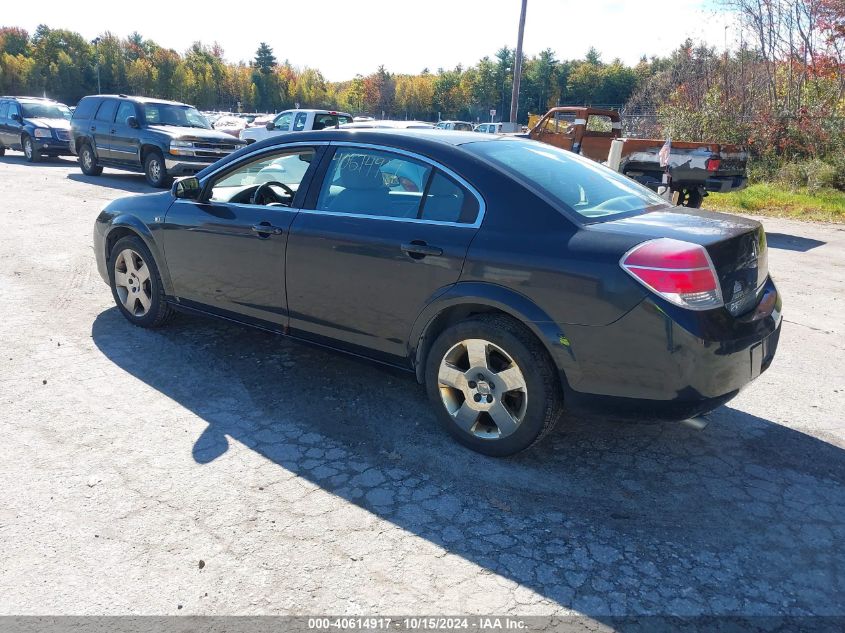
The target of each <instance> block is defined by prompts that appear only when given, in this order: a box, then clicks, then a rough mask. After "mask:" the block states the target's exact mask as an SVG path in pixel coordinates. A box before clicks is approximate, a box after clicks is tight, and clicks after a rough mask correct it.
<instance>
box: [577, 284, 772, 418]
mask: <svg viewBox="0 0 845 633" xmlns="http://www.w3.org/2000/svg"><path fill="white" fill-rule="evenodd" d="M781 321H782V317H781V299H780V296H779V294H778V292H777V289H776V288H775V285H774V283H772V281H771V279H769V280H767V282H766V287H765V289H764V291H763V295H762V298H761V300H760V303H759V304H758V306H757V307H756V308H755V309H754V310H753V311H751V312H750V313H748V314H746V315H743V316H742V317H739V318H734V317H731V316H730V314H728V312H727V310H725V309H719V310H711V311H708V312H692V311H688V310H683V309H681V308H677V307H675V306H673V305H671V304H668V303H665V302H662V301H661V300H660V299H657V298H655V299H651V298H649V299H646V300H644V301H643V302H642V303H640V304H639V305H638V306H637V307H635V308H634V309H633V310H631V311H630V312H629V313H628V314H626V315H625V316H624V317H622V318H621V319H619V320H618V321H616V322H614V323H612V324H610V325H608V326H604V327H585V326H574V327H573V326H567V328H566V336H567V338H568V340H569V341H570V350H571V355H572V356H573V357H574V358H573V359H572V360H574V361H575V362H574V366H573V364H572V363H571V362H570V363H569V367H567V370H566V376H565V380H564V384H565V385H566V386H567V390H568V391H570V392H571V396H572V397H573V399H574V400H575V401H576V403H577V402H578V401H579V400H580V401H582V402H584V403H589V402H590V401H591V400H597V399H600V398H605V399H606V398H615V399H623V400H622V401H621V402H622V403H623V404H625V403H626V401H627V404H628V405H631V404H634V401H638V402H639V403H640V404H642V405H645V408H646V409H653V410H657V409H661V410H664V411H665V412H666V413H667V415H671V414H672V411H673V409H674V410H676V411H677V412H678V415H679V416H681V417H684V416H685V417H688V416H689V415H694V414H695V412H696V411H697V410H698V411H699V412H700V411H701V410H705V409H712V408H714V407H715V406H718V404H721V403H723V402H725V401H727V400H729V399H730V398H731V397H733V396H734V395H736V394H737V393H739V391H740V390H741V389H742V388H743V387H745V386H746V385H748V383H750V382H751V381H752V380H754V379H755V378H757V377H758V376H759V375H760V374H761V373H762V372H763V371H765V370H766V369H767V368H768V367H769V365H770V364H771V362H772V359H773V358H774V355H775V352H776V351H777V346H778V339H779V336H780V326H781ZM593 396H595V397H596V398H592V397H593Z"/></svg>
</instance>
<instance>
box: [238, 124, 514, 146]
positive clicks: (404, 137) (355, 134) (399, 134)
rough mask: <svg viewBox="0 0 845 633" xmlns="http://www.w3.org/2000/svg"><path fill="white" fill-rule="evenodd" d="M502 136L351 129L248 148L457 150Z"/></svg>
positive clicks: (295, 135) (293, 135)
mask: <svg viewBox="0 0 845 633" xmlns="http://www.w3.org/2000/svg"><path fill="white" fill-rule="evenodd" d="M502 138H503V137H500V136H492V135H491V136H489V137H488V136H482V135H479V134H476V133H475V132H470V131H466V132H464V131H460V132H459V131H455V130H441V129H437V128H430V129H429V128H426V129H416V128H412V129H397V128H357V129H356V128H351V129H336V128H329V129H325V130H317V131H308V132H288V133H284V134H278V135H276V136H271V137H269V138H267V139H264V140H263V141H259V142H258V143H255V144H254V145H250V146H249V147H251V148H253V149H259V148H260V147H271V146H273V145H276V144H279V145H281V144H282V143H286V142H290V141H335V142H346V143H354V142H360V143H368V144H373V145H379V144H388V145H394V144H395V145H396V146H397V147H401V146H412V145H413V146H418V147H419V148H420V149H423V148H424V147H425V146H429V147H438V146H439V147H449V146H451V147H459V146H461V145H463V144H465V143H491V142H496V141H498V140H500V139H502Z"/></svg>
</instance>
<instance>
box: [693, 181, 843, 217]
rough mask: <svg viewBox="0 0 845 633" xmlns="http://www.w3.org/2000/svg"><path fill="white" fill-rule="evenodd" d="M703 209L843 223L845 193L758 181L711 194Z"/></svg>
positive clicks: (705, 200)
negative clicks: (736, 188) (742, 187)
mask: <svg viewBox="0 0 845 633" xmlns="http://www.w3.org/2000/svg"><path fill="white" fill-rule="evenodd" d="M704 208H705V209H710V210H712V211H735V212H740V213H752V214H757V215H770V216H774V217H780V218H794V219H796V220H814V221H821V222H841V223H845V192H843V191H837V190H836V189H820V190H818V191H813V192H811V191H809V190H808V189H806V188H804V189H796V190H791V189H789V188H788V187H784V186H783V185H778V184H773V183H758V184H754V185H751V186H749V187H748V188H746V189H743V190H741V191H733V192H731V193H711V194H710V195H709V196H707V197H706V198H705V199H704Z"/></svg>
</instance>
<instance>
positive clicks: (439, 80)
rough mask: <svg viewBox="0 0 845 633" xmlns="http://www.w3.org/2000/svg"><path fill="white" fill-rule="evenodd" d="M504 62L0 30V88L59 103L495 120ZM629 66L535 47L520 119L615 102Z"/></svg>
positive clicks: (625, 93) (628, 87) (507, 55)
mask: <svg viewBox="0 0 845 633" xmlns="http://www.w3.org/2000/svg"><path fill="white" fill-rule="evenodd" d="M513 67H514V51H513V50H512V49H510V48H508V47H503V48H501V49H500V50H499V51H497V52H496V53H495V54H494V55H493V56H486V57H484V58H482V59H481V60H480V61H479V62H478V63H477V64H476V65H474V66H471V67H467V68H464V67H462V66H460V65H459V66H457V67H455V68H452V69H443V68H440V69H437V70H435V71H431V70H429V69H427V68H426V69H423V70H422V71H421V72H420V73H418V74H413V75H411V74H401V73H392V72H390V71H389V70H388V69H387V68H385V67H384V66H380V67H379V68H378V69H376V71H375V72H373V73H371V74H369V75H356V76H355V77H354V78H352V79H350V80H348V81H340V82H329V81H327V80H326V79H325V78H324V76H323V74H322V73H321V72H320V71H319V70H318V69H316V68H310V67H307V66H306V67H296V66H293V65H292V64H291V63H290V62H289V61H287V60H285V61H281V60H279V59H277V57H276V54H275V52H274V51H273V49H272V48H271V47H270V46H269V45H268V44H267V43H265V42H262V43H260V45H259V46H258V49H257V51H256V54H255V58H254V59H253V60H251V61H250V62H239V63H230V62H227V61H226V59H225V57H224V50H223V47H222V46H221V45H220V44H219V43H217V42H214V43H212V44H205V43H202V42H195V43H194V44H192V45H191V47H190V48H188V50H186V51H184V52H183V53H179V52H177V51H175V50H172V49H168V48H164V47H162V46H159V45H158V44H156V43H155V42H154V41H152V40H149V39H145V38H144V37H143V36H142V35H141V34H139V33H133V34H131V35H130V36H128V37H126V38H122V37H118V36H117V35H115V34H113V33H109V32H106V33H103V34H101V35H100V36H98V37H97V38H96V39H95V40H94V41H88V40H86V39H85V38H83V37H82V36H81V35H80V34H79V33H75V32H73V31H68V30H65V29H52V28H50V27H48V26H45V25H41V26H39V27H38V28H37V29H36V30H35V32H34V33H32V34H29V33H27V32H26V31H25V30H23V29H20V28H15V27H2V28H0V92H2V93H4V94H30V95H38V96H41V95H47V96H48V97H51V98H54V99H57V100H59V101H63V102H65V103H68V104H69V105H73V104H75V103H76V102H77V101H78V100H79V99H80V98H81V97H83V96H84V95H86V94H93V93H96V92H97V91H98V89H99V90H100V91H101V92H103V93H127V94H137V95H147V96H157V97H161V98H166V99H175V100H179V101H184V102H188V103H191V104H193V105H196V106H197V107H198V108H200V109H203V110H236V109H240V110H243V111H250V112H274V111H278V110H281V109H284V108H290V107H294V105H295V104H296V103H299V104H300V106H301V107H324V108H338V109H342V110H345V111H349V112H352V113H354V114H370V115H373V116H378V117H381V116H382V114H383V115H384V116H385V117H394V118H413V119H425V120H436V119H437V118H438V116H439V117H441V118H443V119H447V118H459V119H467V120H477V119H480V120H488V119H489V112H490V110H491V109H495V110H496V111H497V116H496V119H497V120H500V119H501V116H502V114H503V113H505V112H506V110H508V109H509V107H510V99H511V86H512V83H513ZM638 72H639V71H638V70H637V69H634V68H630V67H628V66H625V65H624V64H622V63H621V62H620V61H619V60H613V61H611V62H609V63H605V62H604V61H603V60H602V59H601V56H600V54H599V53H598V52H597V51H596V50H594V49H591V50H590V51H589V52H588V53H587V55H586V57H585V58H584V59H581V60H563V61H562V60H558V59H557V57H556V55H555V53H554V51H552V50H551V49H547V50H544V51H541V52H540V53H539V54H538V55H536V56H532V57H529V58H526V59H525V60H524V63H523V78H522V90H521V93H520V112H521V118H522V119H523V121H524V120H525V119H526V117H527V114H528V112H529V111H530V112H539V111H545V110H546V108H547V107H548V106H550V105H556V104H558V103H559V102H566V103H579V104H580V103H596V104H615V105H621V104H624V103H625V101H626V100H627V99H628V98H629V97H630V95H631V94H632V92H633V90H634V88H635V87H636V86H637V84H638V81H639V79H640V77H639V76H638ZM98 74H99V77H98ZM98 86H99V88H98ZM505 117H507V114H505Z"/></svg>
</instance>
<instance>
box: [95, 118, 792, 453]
mask: <svg viewBox="0 0 845 633" xmlns="http://www.w3.org/2000/svg"><path fill="white" fill-rule="evenodd" d="M94 250H95V253H96V257H97V264H98V268H99V271H100V274H101V275H102V277H103V279H104V280H105V281H106V282H107V283H108V284H110V286H111V289H112V294H113V295H114V299H115V302H116V304H117V306H118V308H119V309H120V311H121V312H122V313H123V315H124V316H125V317H126V318H127V319H128V320H129V321H130V322H131V323H133V324H135V325H139V326H142V327H156V326H159V325H162V324H163V323H165V322H166V321H167V320H168V318H169V317H170V316H171V315H172V313H173V312H174V310H184V311H191V312H197V313H202V314H208V315H214V316H217V317H221V318H224V319H229V320H233V321H237V322H240V323H244V324H248V325H252V326H256V327H260V328H264V329H266V330H270V331H273V332H278V333H280V334H285V335H288V336H291V337H294V338H296V339H300V340H303V341H308V342H311V343H316V344H318V345H322V346H327V347H330V348H333V349H337V350H341V351H344V352H348V353H351V354H355V355H358V356H363V357H366V358H369V359H372V360H375V361H379V362H382V363H388V364H390V365H394V366H398V367H401V368H404V369H407V370H409V371H412V372H415V373H416V377H417V379H418V381H419V382H421V383H423V384H425V386H426V389H427V391H428V395H429V396H430V399H431V402H432V404H433V406H434V407H435V409H436V410H437V415H438V417H439V419H440V421H441V422H442V424H443V426H444V427H445V428H446V429H447V430H448V431H449V432H450V433H452V435H454V436H455V437H456V438H457V439H458V440H459V441H460V442H462V443H463V444H465V445H467V446H468V447H470V448H472V449H474V450H477V451H480V452H482V453H486V454H489V455H509V454H512V453H515V452H517V451H520V450H523V449H525V448H527V447H528V446H530V445H532V444H533V443H535V442H536V441H538V440H539V439H540V438H541V437H543V436H544V435H545V434H546V433H548V432H549V431H550V429H551V428H552V427H553V426H554V424H555V422H556V421H557V419H558V418H559V417H560V416H561V414H562V412H563V410H564V406H566V407H567V408H570V407H580V406H582V405H594V404H600V405H602V406H614V407H615V408H619V406H620V405H621V407H622V408H623V409H625V410H630V411H635V410H636V411H637V412H638V413H640V412H642V411H646V412H648V413H649V414H655V415H660V416H663V417H665V416H671V417H678V418H685V417H691V416H694V415H697V414H701V413H704V412H706V411H709V410H711V409H713V408H715V407H717V406H719V405H720V404H722V403H724V402H726V401H728V400H729V399H730V398H732V397H733V396H734V395H736V394H737V393H738V392H739V390H740V389H741V388H743V387H744V386H745V385H747V384H748V383H749V382H751V381H752V380H753V379H754V378H756V377H757V376H758V375H759V374H760V372H762V371H763V370H765V369H766V368H767V367H768V366H769V364H770V363H771V361H772V358H773V356H774V354H775V350H776V348H777V342H778V335H779V332H780V324H781V301H780V297H779V295H778V292H777V290H776V289H775V286H774V284H773V283H772V280H771V278H770V277H769V274H768V266H767V250H766V239H765V234H764V232H763V229H762V227H761V225H760V224H759V223H757V222H754V221H751V220H747V219H743V218H739V217H734V216H730V215H720V214H716V213H706V212H702V211H694V210H690V209H683V208H676V207H672V206H669V205H668V204H667V203H666V201H665V200H664V199H663V198H660V197H658V196H657V195H655V194H654V193H652V192H651V191H649V190H648V189H645V188H643V187H641V186H640V185H638V184H636V183H634V182H633V181H631V180H629V179H627V178H625V177H624V176H621V175H619V174H617V173H615V172H613V171H611V170H609V169H606V168H605V167H602V166H601V165H598V164H596V163H594V162H592V161H589V160H587V159H584V158H581V157H579V156H576V155H574V154H571V153H569V152H565V151H562V150H558V149H556V148H554V147H550V146H547V145H542V144H539V143H537V142H534V141H529V140H525V139H516V138H503V137H498V136H489V137H488V136H484V135H479V134H472V133H460V132H454V133H443V132H442V131H423V130H409V131H395V130H357V131H356V130H331V131H321V132H312V133H298V134H289V135H280V136H276V137H273V138H272V139H267V140H266V141H263V142H259V143H255V144H253V145H250V146H249V147H248V148H245V149H242V150H240V151H238V152H236V153H235V154H233V155H231V156H230V157H228V158H226V159H223V160H221V161H219V162H217V163H215V164H214V165H212V166H210V167H208V168H207V169H205V170H203V171H202V172H201V173H199V174H198V175H197V177H195V178H193V177H192V178H186V179H183V180H180V181H177V182H176V183H175V184H174V186H173V189H172V191H170V192H165V193H159V194H150V195H143V196H134V197H128V198H121V199H119V200H115V201H114V202H112V203H111V204H109V205H108V206H106V207H105V209H104V210H103V211H102V213H101V214H100V216H99V217H98V218H97V222H96V227H95V232H94ZM315 380H319V376H315Z"/></svg>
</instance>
